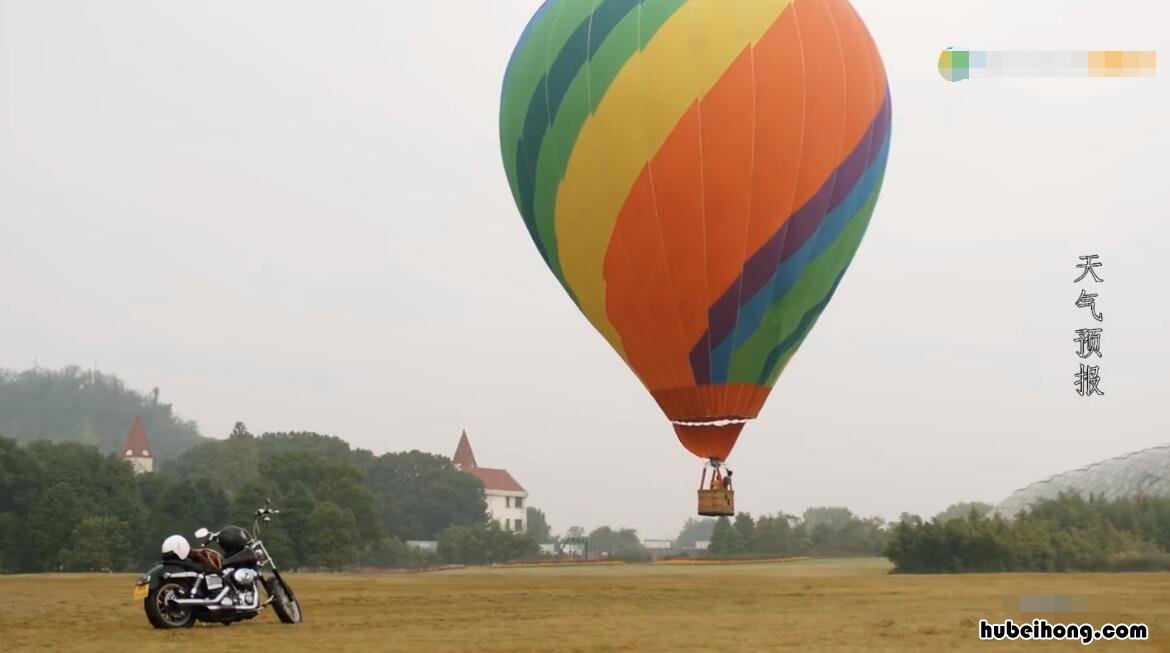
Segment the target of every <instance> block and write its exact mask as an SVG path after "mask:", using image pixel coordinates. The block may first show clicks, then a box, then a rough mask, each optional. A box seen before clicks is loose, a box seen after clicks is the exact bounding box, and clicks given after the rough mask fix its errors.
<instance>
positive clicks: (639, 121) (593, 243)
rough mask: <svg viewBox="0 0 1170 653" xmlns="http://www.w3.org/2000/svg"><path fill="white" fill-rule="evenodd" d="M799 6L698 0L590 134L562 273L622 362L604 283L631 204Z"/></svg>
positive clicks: (564, 214) (627, 72)
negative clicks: (643, 181)
mask: <svg viewBox="0 0 1170 653" xmlns="http://www.w3.org/2000/svg"><path fill="white" fill-rule="evenodd" d="M792 2H794V0H690V2H687V3H686V4H685V5H683V6H682V7H681V8H679V10H678V11H677V12H675V14H674V15H673V16H671V17H670V19H669V20H668V21H667V22H666V23H665V24H664V25H663V26H662V27H661V28H660V29H659V30H658V32H657V33H656V34H655V35H654V37H653V38H652V39H651V40H650V42H649V43H647V44H645V49H643V50H642V51H641V52H639V53H637V54H635V55H634V56H633V57H631V58H630V60H629V61H627V62H626V64H625V66H624V67H623V68H622V70H621V72H619V73H618V76H617V77H616V78H615V79H614V81H613V83H612V84H611V86H610V88H609V91H608V92H607V93H606V95H605V98H604V99H603V100H602V101H601V104H600V105H598V107H597V110H596V111H595V112H594V113H593V115H592V116H590V117H589V118H588V119H587V120H586V121H585V124H584V126H583V127H582V128H581V132H580V134H579V135H578V137H577V142H576V145H575V146H574V148H573V152H572V154H571V156H570V159H569V164H568V167H567V168H566V170H565V177H564V179H563V180H562V181H561V184H560V189H559V191H558V193H557V203H556V230H557V241H558V243H560V245H559V249H560V257H561V266H562V269H563V271H564V275H565V281H566V282H567V283H568V285H569V287H571V288H572V289H573V294H574V295H575V296H576V298H577V302H578V304H579V306H580V307H581V310H582V312H584V313H585V316H586V317H587V318H589V320H590V321H591V322H592V323H593V325H594V326H595V327H597V329H598V330H599V331H600V332H601V333H602V335H603V336H605V338H606V340H608V341H609V342H610V344H611V345H613V346H614V348H615V349H617V350H618V352H619V353H621V354H622V355H623V357H624V356H625V352H624V349H623V348H622V344H621V338H620V336H619V335H618V333H617V330H616V329H614V327H613V325H612V324H611V323H610V321H609V317H608V316H607V315H606V310H605V279H604V277H603V269H604V263H605V255H606V250H607V249H608V248H609V241H610V237H611V236H612V234H613V229H614V225H615V223H616V222H617V218H618V214H619V213H620V212H621V208H622V205H623V204H625V201H626V197H627V196H628V195H629V192H630V189H631V188H632V187H633V185H634V182H635V181H636V180H637V178H638V175H639V174H640V173H641V171H642V168H643V167H645V165H646V163H647V162H648V161H650V159H651V158H652V157H653V156H654V154H655V153H656V152H657V151H658V149H659V148H661V147H662V144H663V143H665V142H666V139H667V137H668V136H669V135H670V133H671V132H672V131H673V130H674V128H675V126H676V125H677V124H678V122H679V120H681V119H682V117H683V115H684V114H685V113H686V111H687V109H688V108H690V106H691V105H692V104H693V103H694V102H695V101H696V100H699V99H700V98H702V97H703V96H704V95H706V94H707V93H708V92H709V91H710V90H711V88H712V87H714V86H715V84H716V83H717V82H718V81H719V78H720V77H722V76H723V73H724V72H726V71H727V68H728V67H729V66H730V65H731V63H732V62H733V61H735V58H736V57H738V56H739V55H740V54H742V53H743V51H744V50H745V49H746V48H748V47H749V46H754V45H755V44H756V43H757V42H758V41H759V40H760V39H761V38H762V37H763V36H764V34H765V33H766V32H767V31H768V28H769V27H771V26H772V25H773V24H774V23H775V22H776V20H777V19H778V18H779V17H780V14H782V13H783V12H784V10H785V9H787V8H788V6H789V5H790V4H792Z"/></svg>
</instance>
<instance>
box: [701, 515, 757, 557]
mask: <svg viewBox="0 0 1170 653" xmlns="http://www.w3.org/2000/svg"><path fill="white" fill-rule="evenodd" d="M707 550H708V551H710V552H711V553H715V554H719V555H735V554H738V553H743V552H744V551H746V550H747V549H746V547H745V546H744V542H743V536H742V535H740V533H739V531H738V530H736V528H735V527H734V526H732V525H731V520H730V519H728V518H727V517H720V518H719V519H718V520H717V521H716V522H715V529H714V531H712V533H711V545H710V546H708V547H707Z"/></svg>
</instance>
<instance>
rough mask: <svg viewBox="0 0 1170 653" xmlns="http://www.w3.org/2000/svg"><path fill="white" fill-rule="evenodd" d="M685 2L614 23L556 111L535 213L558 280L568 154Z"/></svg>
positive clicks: (670, 1)
mask: <svg viewBox="0 0 1170 653" xmlns="http://www.w3.org/2000/svg"><path fill="white" fill-rule="evenodd" d="M685 1H686V0H663V1H661V2H654V3H649V4H644V5H643V7H645V8H644V9H642V10H641V14H642V15H641V16H639V15H638V14H637V13H633V14H631V15H629V16H627V17H626V18H625V19H624V20H622V21H621V22H620V23H618V25H617V26H616V27H615V28H614V29H613V31H612V32H611V33H610V35H609V37H608V38H607V39H606V40H605V41H604V42H603V43H602V44H601V47H600V48H598V50H597V52H595V53H594V55H593V58H592V59H591V60H590V61H589V63H588V67H587V68H583V69H582V70H581V71H580V72H579V73H578V74H577V76H576V78H575V79H574V80H573V82H572V83H571V84H570V85H569V89H568V91H567V92H566V93H565V98H564V101H563V102H562V103H561V108H560V111H559V112H558V113H557V116H556V119H555V120H554V121H553V124H552V126H551V127H550V128H549V130H548V132H547V133H546V135H545V138H544V143H543V144H542V147H541V150H540V158H539V160H538V164H537V172H536V174H537V178H536V191H537V192H536V201H535V203H534V208H535V215H534V216H533V217H534V220H535V223H536V231H537V234H538V235H539V238H540V240H541V243H542V244H543V245H544V246H545V251H546V252H548V255H549V266H550V267H551V268H552V270H553V273H554V274H556V275H557V277H558V278H559V279H561V280H562V282H563V281H564V275H563V274H562V272H561V268H560V260H559V259H560V256H559V252H558V250H557V234H556V197H557V190H558V188H559V186H560V182H561V180H562V179H563V178H564V176H565V169H566V168H567V166H568V164H569V155H570V154H571V153H572V150H573V147H574V146H575V145H576V141H577V137H578V136H579V135H580V133H581V129H582V127H583V126H584V125H585V121H586V120H587V119H588V118H589V116H590V115H592V113H593V111H594V110H595V109H596V108H597V106H598V104H600V103H601V100H602V98H604V97H605V92H606V91H607V90H608V89H609V87H610V85H611V84H612V83H613V80H614V79H615V78H616V77H617V75H618V73H620V72H621V71H622V69H623V68H624V67H625V65H626V64H627V63H628V62H629V60H630V58H631V57H632V56H634V55H635V54H636V53H637V52H638V51H640V50H641V49H642V47H643V46H644V45H645V43H646V41H647V40H648V39H649V38H650V37H652V36H653V34H654V33H655V32H657V30H658V29H659V28H660V27H661V26H662V25H663V24H664V23H665V22H666V21H667V19H668V18H670V16H671V15H672V14H673V13H674V12H675V10H677V9H678V8H679V7H680V6H682V5H683V3H684V2H685ZM639 33H640V34H639ZM639 36H640V37H641V38H639Z"/></svg>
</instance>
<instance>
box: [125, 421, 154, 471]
mask: <svg viewBox="0 0 1170 653" xmlns="http://www.w3.org/2000/svg"><path fill="white" fill-rule="evenodd" d="M121 454H122V460H125V461H126V462H128V463H130V465H131V466H132V467H134V473H135V474H146V473H149V472H153V471H154V453H153V452H151V450H150V443H149V442H147V441H146V427H145V426H143V425H142V420H141V419H139V418H138V417H135V418H134V423H133V424H131V425H130V432H129V433H127V434H126V439H125V440H124V441H123V442H122V449H121Z"/></svg>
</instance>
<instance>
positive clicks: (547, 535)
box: [525, 506, 552, 544]
mask: <svg viewBox="0 0 1170 653" xmlns="http://www.w3.org/2000/svg"><path fill="white" fill-rule="evenodd" d="M525 523H527V524H528V534H529V535H531V536H532V539H534V540H536V542H537V543H538V544H546V543H548V542H551V541H552V528H551V527H550V526H549V525H548V520H547V519H545V516H544V511H543V510H541V509H540V508H533V507H532V506H528V514H527V516H526V519H525Z"/></svg>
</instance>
